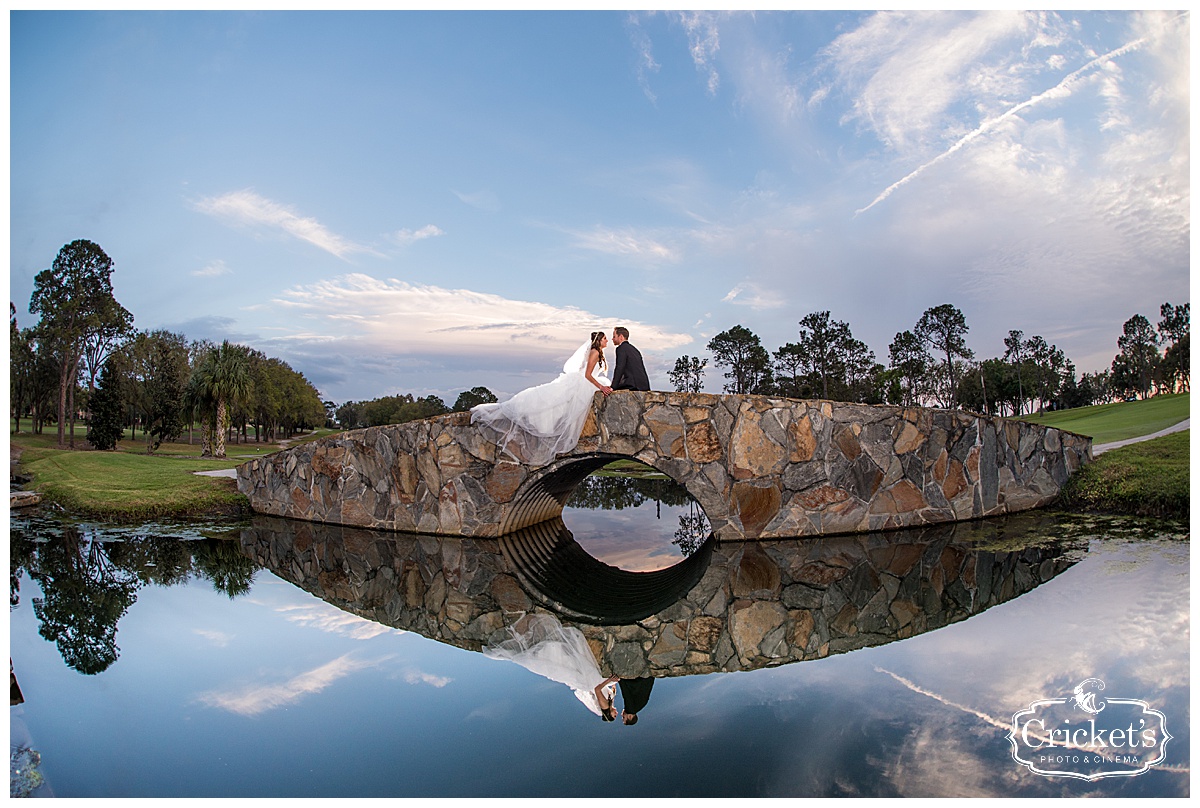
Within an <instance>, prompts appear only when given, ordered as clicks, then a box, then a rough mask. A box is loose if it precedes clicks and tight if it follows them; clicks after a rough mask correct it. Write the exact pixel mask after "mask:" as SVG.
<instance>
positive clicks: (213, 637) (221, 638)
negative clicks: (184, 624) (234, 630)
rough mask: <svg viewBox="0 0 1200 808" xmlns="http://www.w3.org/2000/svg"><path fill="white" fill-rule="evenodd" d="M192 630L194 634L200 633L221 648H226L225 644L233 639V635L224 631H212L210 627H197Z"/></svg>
mask: <svg viewBox="0 0 1200 808" xmlns="http://www.w3.org/2000/svg"><path fill="white" fill-rule="evenodd" d="M192 632H193V633H194V634H199V635H200V636H201V637H203V638H204V639H206V640H208V641H209V642H210V643H212V644H213V645H215V646H218V647H220V648H224V647H225V646H227V645H229V640H230V639H231V635H229V634H226V633H225V632H224V631H212V630H209V629H203V628H195V629H192Z"/></svg>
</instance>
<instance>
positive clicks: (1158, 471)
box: [1056, 430, 1191, 519]
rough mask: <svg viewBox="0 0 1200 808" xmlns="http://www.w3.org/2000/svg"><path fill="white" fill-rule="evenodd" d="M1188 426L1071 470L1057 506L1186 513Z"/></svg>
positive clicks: (1173, 514)
mask: <svg viewBox="0 0 1200 808" xmlns="http://www.w3.org/2000/svg"><path fill="white" fill-rule="evenodd" d="M1190 439H1191V431H1190V430H1184V431H1182V432H1175V433H1173V434H1170V435H1164V436H1163V437H1161V438H1155V439H1154V440H1148V441H1144V442H1142V443H1135V444H1131V445H1129V446H1123V447H1121V448H1120V449H1113V450H1111V451H1108V452H1105V453H1104V454H1102V455H1100V456H1099V457H1098V458H1096V460H1095V461H1094V462H1092V463H1089V464H1088V465H1086V466H1084V467H1083V468H1081V469H1080V470H1079V471H1077V472H1075V473H1074V474H1073V475H1071V477H1070V479H1068V480H1067V484H1066V485H1065V486H1064V487H1063V490H1062V493H1061V494H1060V495H1059V498H1058V502H1057V503H1056V505H1057V507H1060V508H1064V509H1066V510H1072V511H1099V512H1103V513H1123V514H1133V515H1137V516H1158V517H1164V518H1171V519H1187V518H1188V517H1189V515H1190V513H1191V510H1190V499H1191V497H1190V490H1191V486H1190V482H1189V477H1190V475H1189V467H1190V463H1191V452H1190V449H1189V441H1190Z"/></svg>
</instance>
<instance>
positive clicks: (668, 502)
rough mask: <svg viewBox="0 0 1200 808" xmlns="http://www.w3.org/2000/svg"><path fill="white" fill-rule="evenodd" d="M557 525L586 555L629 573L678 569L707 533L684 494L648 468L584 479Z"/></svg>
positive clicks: (700, 516) (704, 522) (606, 470)
mask: <svg viewBox="0 0 1200 808" xmlns="http://www.w3.org/2000/svg"><path fill="white" fill-rule="evenodd" d="M634 511H636V513H632V512H634ZM577 517H578V518H577ZM562 519H563V521H564V522H565V523H566V524H567V525H568V526H569V527H570V528H571V529H572V532H573V534H574V537H575V540H576V541H577V542H578V543H579V544H580V546H581V547H583V548H584V549H585V550H586V551H587V553H588V555H590V556H592V557H593V558H595V559H597V560H599V561H604V562H606V563H607V564H611V565H612V566H615V567H619V568H621V569H624V570H630V571H633V572H651V571H654V570H660V569H664V568H666V567H670V566H672V565H673V564H676V563H678V562H679V560H680V558H681V557H685V556H688V555H691V554H692V553H694V552H695V551H696V550H697V549H699V548H700V546H701V545H702V544H703V543H704V541H705V539H707V538H708V536H709V534H710V533H711V532H712V528H711V527H710V526H709V523H708V518H707V517H706V516H705V515H704V510H703V509H702V508H701V507H700V504H699V503H698V502H696V500H695V499H693V498H692V496H691V494H689V493H688V492H687V489H686V488H684V487H683V486H682V485H680V484H679V483H677V482H675V481H674V480H671V479H669V478H667V477H665V476H664V475H663V474H662V473H661V472H658V471H655V470H654V469H651V468H650V467H649V466H641V467H640V469H630V468H629V467H628V464H627V463H626V464H624V465H622V466H621V467H620V468H619V469H616V470H614V469H613V468H612V467H611V466H609V467H605V468H604V469H603V470H601V471H600V472H597V473H595V474H593V475H591V476H589V477H586V478H585V479H584V480H583V481H582V482H581V483H580V484H579V485H578V486H577V487H576V488H575V490H574V492H573V493H572V494H571V497H570V498H569V499H568V500H567V502H566V505H565V508H564V511H563V514H562Z"/></svg>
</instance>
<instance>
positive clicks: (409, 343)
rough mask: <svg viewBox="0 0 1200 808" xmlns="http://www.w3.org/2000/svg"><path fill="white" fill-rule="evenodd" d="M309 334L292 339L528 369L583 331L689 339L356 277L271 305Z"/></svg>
mask: <svg viewBox="0 0 1200 808" xmlns="http://www.w3.org/2000/svg"><path fill="white" fill-rule="evenodd" d="M272 305H273V306H277V307H282V308H284V309H290V310H291V311H292V312H294V313H295V314H296V315H298V316H303V317H304V318H305V320H306V321H307V322H308V323H311V325H312V326H313V327H311V328H309V329H308V330H306V331H303V332H302V331H300V330H299V328H302V327H303V326H300V327H298V328H297V330H296V331H295V332H294V333H293V335H292V337H291V339H293V340H304V341H314V340H325V341H333V342H336V341H354V342H356V343H357V344H358V347H359V350H360V352H361V351H362V350H368V351H374V352H376V353H377V354H379V353H383V354H393V355H395V354H402V355H418V356H419V355H436V356H454V355H461V356H472V357H475V358H476V359H479V358H481V357H487V356H492V357H497V356H505V357H511V356H512V355H513V354H514V352H516V353H519V354H520V355H521V357H522V359H523V360H524V361H525V362H526V363H527V364H528V366H530V367H546V368H549V367H550V366H551V365H553V361H552V360H554V359H556V358H557V359H560V360H561V359H565V358H566V357H567V356H569V355H570V353H571V351H572V350H574V349H575V347H577V346H578V345H579V344H580V342H581V341H582V340H583V339H584V338H585V337H586V336H587V334H588V332H589V331H593V330H597V329H605V330H608V329H610V328H611V327H612V326H613V325H616V324H618V323H619V322H626V323H627V324H628V327H629V328H630V330H631V331H634V332H636V333H637V335H638V338H637V340H636V342H637V345H638V347H639V348H641V349H642V350H643V351H645V350H650V351H655V350H658V351H661V350H667V349H670V348H674V347H676V346H678V345H683V344H686V343H688V342H690V341H691V337H689V336H687V335H684V334H676V333H671V332H668V331H665V330H663V329H660V328H658V327H656V326H653V325H649V324H645V323H638V322H634V321H628V320H626V319H625V318H617V317H614V316H612V315H611V314H610V315H598V314H595V313H592V312H589V311H585V310H583V309H579V308H575V307H573V306H554V305H550V304H547V303H538V302H534V301H527V300H511V299H508V298H504V297H501V296H499V295H494V294H488V293H484V292H474V291H471V290H468V289H445V288H442V287H439V286H429V285H421V284H410V283H406V282H404V281H399V280H395V279H388V280H377V279H375V278H372V277H369V276H367V275H362V274H358V273H355V274H349V275H344V276H341V277H338V278H334V279H332V280H327V281H321V282H319V283H315V284H311V285H307V286H298V287H294V288H292V289H289V290H287V291H286V292H284V293H283V296H282V297H281V298H279V299H277V300H274V301H272Z"/></svg>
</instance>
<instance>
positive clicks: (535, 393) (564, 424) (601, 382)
mask: <svg viewBox="0 0 1200 808" xmlns="http://www.w3.org/2000/svg"><path fill="white" fill-rule="evenodd" d="M606 345H608V337H606V336H605V335H604V332H603V331H593V332H592V335H591V338H590V339H589V340H588V341H587V342H585V343H584V344H583V345H581V346H579V348H578V349H577V350H576V351H575V353H573V354H571V358H570V359H568V360H567V361H566V364H564V365H563V372H562V373H561V374H559V376H558V378H557V379H555V380H554V381H552V382H547V383H546V384H539V385H538V386H537V387H529V388H527V389H525V390H522V391H521V392H519V393H517V394H516V395H515V396H513V397H512V398H510V399H509V400H508V401H505V402H503V403H501V404H480V405H478V406H476V407H473V408H472V409H471V423H472V424H475V425H476V426H478V427H479V430H480V432H482V433H483V434H484V435H485V436H486V437H487V438H489V439H490V440H492V441H494V442H495V443H496V444H497V445H498V446H500V447H502V448H503V450H504V452H505V454H507V455H509V456H510V457H511V458H513V459H514V460H516V461H518V462H522V463H529V464H532V465H542V464H544V463H548V462H550V461H551V460H553V459H554V456H555V455H557V454H561V453H563V452H569V451H571V450H572V449H574V448H575V445H576V444H577V443H579V433H580V432H582V431H583V423H584V421H586V420H587V414H588V410H589V409H590V408H591V405H592V397H593V396H594V395H595V393H596V391H597V390H599V391H600V392H602V393H604V394H605V395H608V394H609V393H611V392H612V383H611V382H609V380H608V379H607V378H605V377H604V376H603V375H602V374H603V372H604V371H605V370H606V368H607V365H606V363H605V361H604V347H605V346H606Z"/></svg>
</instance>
